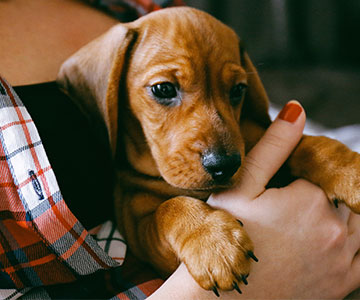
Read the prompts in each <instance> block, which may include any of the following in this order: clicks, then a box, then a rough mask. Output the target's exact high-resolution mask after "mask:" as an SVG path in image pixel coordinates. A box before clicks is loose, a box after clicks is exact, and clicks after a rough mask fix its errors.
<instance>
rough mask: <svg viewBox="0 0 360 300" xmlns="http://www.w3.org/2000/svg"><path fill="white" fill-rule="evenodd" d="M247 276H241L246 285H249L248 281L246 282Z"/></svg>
mask: <svg viewBox="0 0 360 300" xmlns="http://www.w3.org/2000/svg"><path fill="white" fill-rule="evenodd" d="M246 277H247V276H246V275H241V280H242V282H243V283H244V284H245V285H248V281H247V280H246Z"/></svg>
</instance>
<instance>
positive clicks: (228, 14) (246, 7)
mask: <svg viewBox="0 0 360 300" xmlns="http://www.w3.org/2000/svg"><path fill="white" fill-rule="evenodd" d="M185 2H186V4H187V5H189V6H193V7H196V8H199V9H202V10H204V11H207V12H209V13H210V14H212V15H213V16H215V17H216V18H218V19H220V20H221V21H223V22H224V23H226V24H227V25H229V26H230V27H232V28H233V29H234V30H235V31H236V32H237V33H238V34H239V36H240V37H241V39H242V40H243V41H244V42H245V45H246V49H247V51H248V53H249V55H250V57H251V58H252V61H253V63H254V64H255V66H256V67H257V69H258V71H259V74H260V77H261V78H262V80H263V83H264V85H265V88H266V90H267V92H268V94H269V97H270V100H271V102H272V103H274V104H275V106H276V105H278V106H279V107H281V105H283V104H284V103H286V102H287V101H288V100H291V99H297V100H299V101H300V102H301V103H302V104H303V105H304V107H305V109H306V111H307V115H308V117H309V118H311V119H313V120H315V121H317V122H320V123H321V124H323V125H325V126H326V127H329V128H336V127H340V126H345V125H350V124H356V123H357V124H359V123H360V41H359V39H360V0H316V1H314V0H302V1H299V0H222V1H219V0H185ZM358 134H359V135H358V139H360V132H359V133H358Z"/></svg>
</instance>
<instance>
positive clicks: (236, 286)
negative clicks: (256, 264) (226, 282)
mask: <svg viewBox="0 0 360 300" xmlns="http://www.w3.org/2000/svg"><path fill="white" fill-rule="evenodd" d="M233 287H234V289H235V290H236V291H237V292H238V293H239V294H242V291H241V290H240V289H239V286H238V284H237V283H236V282H235V281H234V282H233Z"/></svg>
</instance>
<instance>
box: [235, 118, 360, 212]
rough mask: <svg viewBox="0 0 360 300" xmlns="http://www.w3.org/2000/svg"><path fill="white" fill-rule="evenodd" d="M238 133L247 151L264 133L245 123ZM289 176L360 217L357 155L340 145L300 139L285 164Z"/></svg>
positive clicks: (359, 158)
mask: <svg viewBox="0 0 360 300" xmlns="http://www.w3.org/2000/svg"><path fill="white" fill-rule="evenodd" d="M241 129H242V132H243V135H244V138H245V141H246V150H247V151H249V150H250V149H251V148H252V147H253V146H254V145H255V144H256V142H257V141H258V140H259V139H260V137H261V136H262V135H263V133H264V132H265V129H264V128H262V127H261V126H259V125H257V124H256V123H254V122H252V121H249V120H245V121H244V122H242V124H241ZM287 165H288V166H289V167H290V170H291V175H292V176H295V177H301V178H305V179H307V180H309V181H311V182H312V183H314V184H317V185H318V186H320V187H321V188H322V189H323V190H324V192H325V193H326V195H327V196H328V198H329V200H330V201H332V202H334V203H335V205H336V203H337V202H338V201H343V202H345V203H346V205H347V206H349V207H350V208H351V209H352V210H353V211H354V212H356V213H360V154H358V153H356V152H353V151H351V150H350V149H349V148H348V147H346V146H345V145H343V144H342V143H340V142H338V141H336V140H333V139H330V138H327V137H323V136H306V135H304V136H303V137H302V139H301V141H300V143H299V144H298V146H297V147H296V148H295V150H294V151H293V153H292V154H291V156H290V158H289V159H288V161H287Z"/></svg>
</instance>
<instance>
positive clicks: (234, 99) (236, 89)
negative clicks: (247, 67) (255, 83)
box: [230, 83, 247, 106]
mask: <svg viewBox="0 0 360 300" xmlns="http://www.w3.org/2000/svg"><path fill="white" fill-rule="evenodd" d="M246 88H247V86H246V85H245V84H243V83H239V84H237V85H234V86H233V87H232V88H231V90H230V103H231V105H232V106H236V105H238V104H240V102H241V100H242V98H243V96H244V94H245V91H246Z"/></svg>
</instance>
